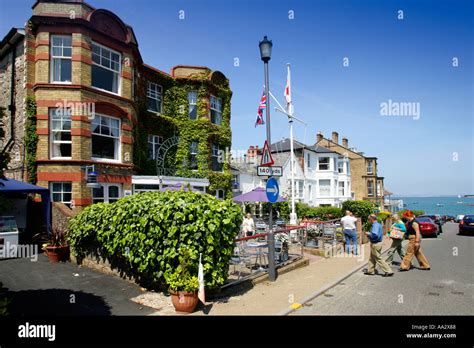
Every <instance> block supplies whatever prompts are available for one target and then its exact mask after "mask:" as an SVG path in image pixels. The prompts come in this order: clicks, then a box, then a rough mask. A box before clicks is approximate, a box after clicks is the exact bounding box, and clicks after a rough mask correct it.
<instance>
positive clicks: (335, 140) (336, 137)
mask: <svg viewBox="0 0 474 348" xmlns="http://www.w3.org/2000/svg"><path fill="white" fill-rule="evenodd" d="M332 142H333V143H336V144H339V134H338V133H337V132H332Z"/></svg>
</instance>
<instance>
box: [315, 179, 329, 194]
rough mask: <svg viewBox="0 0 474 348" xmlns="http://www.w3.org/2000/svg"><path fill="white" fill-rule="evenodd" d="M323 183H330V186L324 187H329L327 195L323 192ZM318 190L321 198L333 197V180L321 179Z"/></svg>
mask: <svg viewBox="0 0 474 348" xmlns="http://www.w3.org/2000/svg"><path fill="white" fill-rule="evenodd" d="M321 181H324V182H326V181H328V182H329V185H324V186H322V187H327V188H328V189H327V194H326V193H325V192H324V193H323V191H322V190H321ZM318 190H319V196H321V197H330V196H331V180H330V179H320V180H319V182H318Z"/></svg>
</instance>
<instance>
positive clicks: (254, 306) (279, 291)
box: [194, 238, 391, 315]
mask: <svg viewBox="0 0 474 348" xmlns="http://www.w3.org/2000/svg"><path fill="white" fill-rule="evenodd" d="M390 244H391V240H389V239H387V238H384V241H383V250H385V249H387V248H388V247H389V246H390ZM369 248H370V246H369V244H364V245H363V249H364V250H363V252H362V253H361V256H363V258H362V257H359V258H355V257H342V256H336V257H333V258H329V259H324V258H319V257H314V256H311V261H310V264H309V265H308V266H306V267H303V268H299V269H296V270H293V271H291V272H289V273H286V274H283V275H281V276H279V277H278V279H277V280H276V281H275V282H273V283H271V282H268V281H266V282H262V283H259V284H257V285H254V286H253V287H251V288H250V289H248V290H245V291H243V292H241V293H240V294H236V295H232V296H227V297H224V298H221V299H218V300H214V301H213V302H208V303H207V305H206V306H205V308H203V307H199V308H198V311H196V312H195V313H194V315H206V314H207V315H269V314H272V315H275V314H281V313H282V312H284V311H286V310H288V309H290V308H291V307H290V306H291V305H292V304H293V305H294V306H298V305H297V304H299V303H301V301H302V300H303V299H304V298H306V297H307V296H309V295H311V294H313V293H315V292H316V291H318V290H319V289H323V288H325V287H327V286H328V285H330V284H331V283H333V282H335V281H337V280H338V279H339V278H341V277H343V276H344V275H346V274H347V273H348V272H349V271H350V270H352V269H354V268H355V267H358V266H362V265H363V264H365V263H366V262H367V260H368V257H369V255H370V249H369Z"/></svg>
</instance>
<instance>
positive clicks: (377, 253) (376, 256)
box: [364, 214, 393, 277]
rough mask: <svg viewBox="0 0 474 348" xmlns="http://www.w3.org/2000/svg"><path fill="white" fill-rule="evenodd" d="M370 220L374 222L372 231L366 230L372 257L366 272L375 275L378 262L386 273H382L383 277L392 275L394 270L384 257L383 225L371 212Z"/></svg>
mask: <svg viewBox="0 0 474 348" xmlns="http://www.w3.org/2000/svg"><path fill="white" fill-rule="evenodd" d="M369 221H370V222H371V223H372V229H371V231H370V232H365V234H366V235H367V237H369V240H370V257H369V267H368V269H367V271H366V272H364V273H365V274H366V275H374V274H375V265H376V264H377V265H379V267H380V268H381V269H382V271H384V274H383V275H382V276H383V277H391V276H393V271H392V269H391V268H390V266H389V265H388V264H387V263H386V262H385V261H384V260H383V259H382V239H383V232H382V225H381V224H380V223H379V222H378V221H377V216H376V215H375V214H371V215H370V216H369Z"/></svg>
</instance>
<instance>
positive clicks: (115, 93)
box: [91, 41, 122, 96]
mask: <svg viewBox="0 0 474 348" xmlns="http://www.w3.org/2000/svg"><path fill="white" fill-rule="evenodd" d="M94 45H95V46H98V47H99V48H100V50H101V53H102V50H107V51H110V53H115V54H118V56H119V59H118V64H119V67H118V71H117V70H115V69H112V68H109V67H106V66H104V65H102V64H99V63H96V62H94V59H93V55H94V52H93V50H92V51H91V57H92V65H97V66H98V67H101V68H103V69H106V70H109V71H112V72H114V73H117V74H118V80H117V92H113V91H109V90H107V89H103V88H100V87H95V86H93V85H92V68H91V87H92V88H94V89H97V90H99V91H104V92H106V93H111V94H114V95H118V96H120V95H122V54H121V53H120V52H117V51H115V50H113V49H111V48H109V47H107V46H104V45H101V44H99V43H97V42H95V41H92V46H94ZM91 48H92V47H91ZM92 49H93V48H92ZM99 57H100V58H101V61H102V57H103V56H102V54H100V56H99ZM110 61H111V62H112V55H111V58H110Z"/></svg>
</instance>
